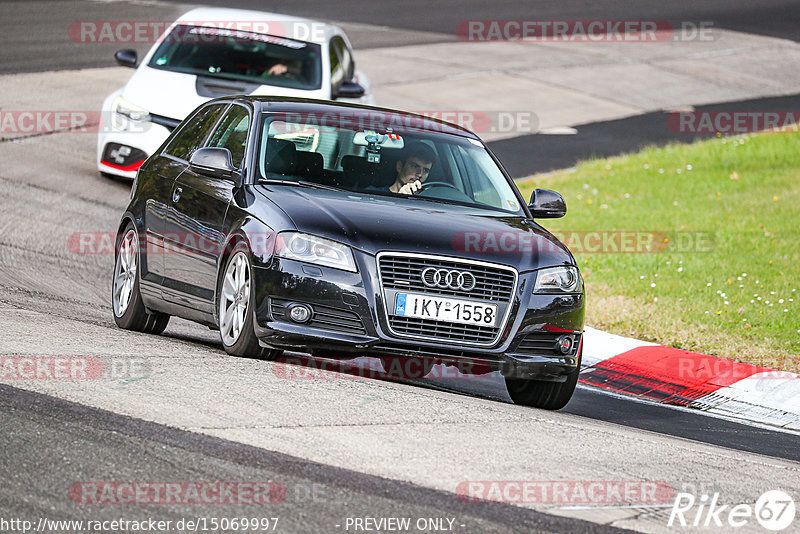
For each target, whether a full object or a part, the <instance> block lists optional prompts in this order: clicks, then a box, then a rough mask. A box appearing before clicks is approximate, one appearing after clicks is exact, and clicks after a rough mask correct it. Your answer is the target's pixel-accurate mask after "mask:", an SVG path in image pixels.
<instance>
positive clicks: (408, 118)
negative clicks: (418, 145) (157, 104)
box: [211, 95, 480, 141]
mask: <svg viewBox="0 0 800 534" xmlns="http://www.w3.org/2000/svg"><path fill="white" fill-rule="evenodd" d="M215 100H223V101H231V100H235V101H237V102H242V103H249V104H250V105H252V106H253V107H254V108H256V110H257V111H264V112H266V111H268V112H278V113H280V112H287V113H292V112H293V113H302V112H317V113H320V114H324V113H340V112H342V111H344V110H351V111H354V112H357V113H359V114H363V115H364V116H366V117H369V118H370V119H371V118H373V117H374V116H372V115H370V113H375V112H379V113H381V114H383V115H381V120H385V121H386V122H387V124H388V125H389V126H391V125H393V124H399V125H403V126H407V127H411V128H414V129H418V130H427V131H432V132H441V133H445V134H451V135H459V136H462V137H468V138H471V139H475V140H478V141H480V138H479V137H478V136H477V135H476V134H475V133H473V132H471V131H470V130H468V129H466V128H464V127H463V126H459V125H458V124H454V123H452V122H447V121H443V120H440V119H437V118H434V117H428V116H425V115H420V114H418V113H412V112H409V111H402V110H397V109H390V108H382V107H378V106H367V105H364V104H356V103H353V102H336V101H332V100H317V99H313V98H297V97H283V96H252V95H234V96H228V97H221V98H218V99H215ZM211 102H213V101H211ZM367 124H369V123H367Z"/></svg>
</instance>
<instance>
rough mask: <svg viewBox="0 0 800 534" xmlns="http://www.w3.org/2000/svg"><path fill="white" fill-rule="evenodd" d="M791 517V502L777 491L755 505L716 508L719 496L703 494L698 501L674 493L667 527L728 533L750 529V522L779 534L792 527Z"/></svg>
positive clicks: (762, 497) (763, 497)
mask: <svg viewBox="0 0 800 534" xmlns="http://www.w3.org/2000/svg"><path fill="white" fill-rule="evenodd" d="M795 513H796V509H795V504H794V500H793V499H792V498H791V497H790V496H789V494H788V493H786V492H785V491H781V490H771V491H767V492H765V493H764V494H763V495H761V497H759V498H758V500H757V501H756V503H755V505H751V504H736V505H729V504H720V503H719V493H714V495H712V496H709V495H707V494H703V495H701V496H700V498H699V499H698V498H696V497H695V496H694V495H692V494H691V493H678V494H677V495H676V496H675V502H674V504H673V505H672V512H671V513H670V515H669V520H668V522H667V526H668V527H670V528H675V527H687V528H688V527H692V528H696V527H705V528H708V527H718V528H724V529H726V530H730V529H731V528H740V527H743V526H745V525H752V524H753V521H757V522H758V524H760V525H761V526H762V527H764V528H765V529H767V530H771V531H773V532H779V531H781V530H784V529H786V528H787V527H789V526H790V525H791V524H792V522H793V521H794V517H795Z"/></svg>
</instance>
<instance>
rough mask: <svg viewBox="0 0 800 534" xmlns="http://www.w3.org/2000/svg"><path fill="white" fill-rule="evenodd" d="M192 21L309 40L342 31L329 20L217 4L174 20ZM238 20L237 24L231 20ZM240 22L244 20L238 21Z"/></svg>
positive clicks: (321, 39) (320, 41)
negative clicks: (261, 24)
mask: <svg viewBox="0 0 800 534" xmlns="http://www.w3.org/2000/svg"><path fill="white" fill-rule="evenodd" d="M187 22H193V23H195V24H197V25H205V26H212V27H221V28H230V29H240V30H244V31H252V32H255V33H268V34H269V35H277V36H279V37H287V38H289V39H297V40H300V41H306V42H309V43H317V44H325V43H326V42H327V41H328V39H330V38H331V36H333V35H335V34H341V33H343V32H342V30H341V29H340V28H339V27H338V26H335V25H333V24H328V23H327V22H322V21H318V20H312V19H305V18H301V17H293V16H291V15H281V14H279V13H268V12H266V11H253V10H247V9H229V8H219V7H198V8H196V9H192V10H191V11H187V12H186V13H184V14H183V15H181V16H180V17H178V19H177V20H176V21H175V24H185V23H187ZM235 23H239V24H235ZM242 23H244V24H242ZM247 23H264V26H266V27H267V28H270V29H267V31H266V32H265V31H264V30H263V29H260V28H259V26H258V25H251V24H247Z"/></svg>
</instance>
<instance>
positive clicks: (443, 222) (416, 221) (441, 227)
mask: <svg viewBox="0 0 800 534" xmlns="http://www.w3.org/2000/svg"><path fill="white" fill-rule="evenodd" d="M257 189H258V190H259V191H260V192H261V193H262V194H263V195H264V196H266V197H267V198H268V199H270V200H271V201H272V202H274V203H275V204H277V205H278V206H279V207H280V208H281V209H282V210H283V211H284V212H285V213H286V215H287V216H288V217H289V218H290V219H291V220H292V222H293V223H294V225H295V227H296V228H297V229H298V230H299V231H301V232H307V233H310V234H314V235H318V236H322V237H327V238H328V239H332V240H335V241H339V242H343V243H346V244H348V245H350V246H352V247H353V248H356V249H359V250H362V251H364V252H366V253H368V254H373V255H374V254H377V253H378V252H381V251H404V252H416V253H426V254H435V255H443V256H456V257H462V258H469V259H473V260H480V261H487V262H493V263H501V264H505V265H512V266H514V267H516V268H517V269H518V270H519V271H520V272H524V271H528V270H533V269H539V268H542V267H550V266H554V265H564V264H570V265H574V264H575V260H574V258H573V257H572V254H570V252H569V250H567V248H566V247H565V246H564V245H563V244H562V243H561V242H560V241H559V240H558V239H557V238H556V237H555V236H553V235H552V234H551V233H549V232H548V231H546V230H545V229H543V228H542V227H541V226H539V225H538V224H536V223H535V222H534V221H532V220H530V219H525V218H522V217H515V216H503V215H502V214H500V213H499V212H496V211H489V210H483V209H477V208H470V207H466V206H457V205H450V204H443V203H433V202H427V201H424V200H419V199H403V198H394V197H381V196H376V195H363V194H359V193H354V192H339V191H325V190H311V189H301V188H299V187H296V186H282V185H275V186H273V185H269V186H267V185H264V186H258V187H257Z"/></svg>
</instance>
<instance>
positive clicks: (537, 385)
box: [506, 349, 583, 410]
mask: <svg viewBox="0 0 800 534" xmlns="http://www.w3.org/2000/svg"><path fill="white" fill-rule="evenodd" d="M581 352H583V350H582V349H581ZM580 369H581V355H579V356H578V365H577V369H575V371H574V372H573V373H571V374H570V375H569V376H568V377H567V380H566V382H547V381H544V380H530V379H527V378H510V377H506V389H507V390H508V396H509V397H511V400H512V401H514V404H521V405H523V406H531V407H533V408H541V409H543V410H560V409H561V408H563V407H564V406H566V405H567V403H568V402H569V401H570V399H571V398H572V394H573V393H574V392H575V386H577V384H578V374H579V373H580Z"/></svg>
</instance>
